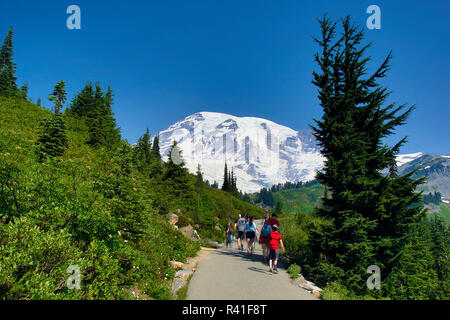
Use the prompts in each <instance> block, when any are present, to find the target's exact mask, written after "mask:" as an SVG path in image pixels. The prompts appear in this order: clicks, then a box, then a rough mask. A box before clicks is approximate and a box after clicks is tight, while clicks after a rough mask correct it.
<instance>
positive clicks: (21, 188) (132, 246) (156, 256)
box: [0, 98, 262, 299]
mask: <svg viewBox="0 0 450 320" xmlns="http://www.w3.org/2000/svg"><path fill="white" fill-rule="evenodd" d="M50 115H51V112H49V111H48V110H46V109H44V108H41V107H38V106H36V105H34V104H32V103H29V102H27V101H23V100H21V99H7V98H0V169H2V170H9V168H10V167H17V170H18V171H17V174H16V176H14V177H9V178H8V177H7V175H6V174H5V173H6V171H0V178H1V179H3V180H1V181H0V182H1V183H2V184H3V183H8V184H9V187H10V188H11V190H12V191H11V192H13V191H14V192H16V195H17V196H18V204H19V209H17V208H16V207H15V206H14V204H13V202H14V201H13V200H12V197H10V198H11V199H10V200H11V201H10V202H11V205H10V208H7V210H9V211H11V212H13V215H14V216H15V218H12V219H10V218H11V217H8V214H7V215H6V216H5V212H7V211H4V212H0V234H2V233H3V234H2V236H1V237H0V244H1V245H3V247H1V246H0V251H1V254H0V270H1V272H0V298H1V297H9V298H23V297H31V298H34V299H42V298H45V299H54V298H57V299H68V298H77V299H79V298H88V299H92V298H99V299H103V298H114V299H115V298H119V297H120V298H130V295H129V294H128V293H126V292H125V293H123V292H122V290H121V289H120V290H119V286H120V287H133V286H137V287H138V288H139V289H140V291H141V292H143V294H144V296H147V297H149V298H157V299H167V298H170V291H168V290H167V288H168V287H169V286H170V280H171V277H173V274H172V273H171V272H170V268H169V266H168V262H169V261H170V260H172V259H176V260H183V259H185V258H186V256H188V255H192V254H195V251H196V246H195V245H194V244H193V243H192V242H191V241H189V240H187V238H184V237H183V236H182V235H181V233H179V232H178V231H177V230H175V229H174V228H173V227H171V226H170V225H169V224H168V223H167V221H166V218H165V217H164V216H161V215H159V214H157V213H156V211H155V209H154V208H153V207H152V202H153V200H152V199H151V198H149V196H148V194H158V193H154V192H152V191H151V190H145V188H146V186H147V184H146V183H144V182H143V181H140V178H139V175H138V174H137V173H134V174H132V175H134V176H135V177H137V179H136V178H133V177H130V178H129V179H122V180H119V179H121V178H117V180H118V181H116V180H114V179H115V178H116V176H119V172H120V161H121V160H120V158H117V157H116V156H113V155H111V154H109V153H108V152H107V151H105V150H98V151H95V150H92V149H91V148H90V147H88V146H87V145H85V143H84V142H85V141H86V138H87V128H86V126H85V125H84V123H83V122H82V121H78V120H75V119H72V118H66V123H67V127H68V131H67V134H68V137H69V149H68V150H67V151H66V154H65V155H64V157H62V158H61V159H60V161H57V162H55V163H50V164H49V166H48V167H46V166H43V165H42V164H41V163H39V162H38V161H37V159H36V157H35V154H34V142H35V141H36V139H37V136H38V133H39V128H40V126H39V125H40V121H41V120H42V119H44V118H45V117H49V116H50ZM110 180H114V182H120V183H121V185H122V186H123V188H125V187H126V189H127V190H126V193H125V194H124V196H123V199H122V198H120V197H119V199H117V198H115V197H113V196H111V197H109V195H108V192H107V190H108V188H112V187H111V186H110V185H109V184H111V185H112V184H113V183H112V182H111V181H110ZM6 190H7V191H8V190H9V189H6ZM133 190H135V191H133ZM11 194H12V193H11ZM205 195H206V199H207V202H208V206H205V208H204V214H205V215H207V216H209V217H214V216H218V217H219V219H218V220H217V219H214V223H211V224H209V225H208V224H203V225H202V226H201V228H203V230H201V234H202V233H203V234H207V235H210V236H211V237H212V238H214V237H216V238H219V237H220V236H221V233H222V232H221V231H217V230H215V225H216V223H219V224H220V225H224V224H225V223H226V221H227V220H228V219H230V218H234V217H235V216H236V215H237V213H239V212H248V213H251V214H254V215H256V216H259V215H261V214H262V210H261V209H259V208H258V207H256V206H253V205H250V204H248V203H245V202H243V201H240V200H238V199H236V198H234V197H232V196H231V195H230V194H228V193H225V192H223V191H221V190H217V189H213V188H209V187H205ZM124 212H128V215H130V216H133V215H135V214H137V215H142V216H144V220H146V221H147V220H148V222H147V228H148V229H147V230H146V234H145V236H144V237H143V239H142V240H140V241H138V242H136V243H132V241H130V242H127V241H124V235H123V233H124V231H122V236H121V235H120V233H119V232H118V231H120V230H122V229H121V228H123V226H121V225H120V221H121V220H120V219H121V218H120V215H123V213H124ZM198 214H199V213H197V212H191V213H190V215H191V217H192V218H193V220H198V216H197V215H198ZM73 218H74V219H73ZM74 221H76V223H75V224H74ZM67 222H69V223H67ZM71 225H73V226H71ZM36 228H37V229H36ZM74 228H75V230H74ZM83 228H84V229H83ZM118 228H119V229H118ZM21 230H25V232H27V230H28V231H29V232H30V237H28V238H26V239H23V240H22V239H21V241H22V242H21V241H10V240H8V239H13V238H14V232H16V233H17V232H18V234H19V235H20V232H22V231H21ZM34 230H36V232H35V231H34ZM38 230H41V231H39V232H37V231H38ZM7 232H9V234H10V236H8V235H6V234H7ZM118 234H119V235H118ZM3 235H6V236H5V237H3ZM55 239H56V240H55ZM47 241H49V242H50V243H51V244H48V243H47ZM41 243H47V245H46V246H47V247H46V248H44V249H39V248H34V247H33V246H35V245H39V244H41ZM52 246H54V247H52ZM2 250H3V251H2ZM42 250H44V251H42ZM47 251H48V252H47ZM8 252H10V253H8ZM48 257H55V259H51V262H49V261H50V260H49V258H48ZM39 259H41V260H42V261H41V263H39V261H37V260H39ZM48 263H50V264H51V265H50V266H49V268H51V269H49V270H51V271H49V272H47V271H42V270H39V266H41V265H42V264H48ZM70 264H81V265H83V264H84V265H86V268H87V269H89V270H91V273H88V274H84V276H85V281H84V282H83V284H84V285H85V287H84V288H85V290H81V291H70V292H68V291H67V290H59V289H58V290H56V291H54V290H55V288H58V285H59V283H60V282H61V279H64V278H66V277H67V275H66V268H67V266H68V265H70ZM36 265H38V267H37V269H36ZM138 267H139V269H137V268H138ZM21 270H29V272H26V273H25V274H22V273H23V271H21ZM18 277H19V278H18ZM42 277H45V279H47V281H42ZM108 278H111V279H115V281H112V280H111V281H109V280H107V279H108ZM105 281H106V282H105ZM25 282H26V283H27V285H24V283H25ZM43 286H44V287H43Z"/></svg>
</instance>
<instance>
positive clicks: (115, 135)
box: [67, 81, 121, 148]
mask: <svg viewBox="0 0 450 320" xmlns="http://www.w3.org/2000/svg"><path fill="white" fill-rule="evenodd" d="M112 104H113V93H112V90H111V87H109V86H108V90H107V91H106V93H103V91H102V88H101V86H100V83H99V82H97V83H96V85H95V88H94V86H93V84H92V82H90V81H89V82H88V83H86V85H85V86H84V88H83V89H82V90H81V92H79V93H78V94H77V95H76V96H75V98H74V99H73V101H72V105H71V106H70V108H69V110H68V111H67V113H68V114H69V115H74V116H76V117H79V118H83V119H85V121H86V124H87V126H88V127H89V139H88V141H87V143H88V144H89V145H91V146H93V147H98V146H101V145H102V146H106V147H109V148H113V147H115V146H117V145H119V142H120V140H121V136H120V129H119V128H117V126H116V120H115V119H114V117H113V115H114V114H113V112H112V109H111V105H112Z"/></svg>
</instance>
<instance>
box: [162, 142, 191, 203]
mask: <svg viewBox="0 0 450 320" xmlns="http://www.w3.org/2000/svg"><path fill="white" fill-rule="evenodd" d="M184 165H185V163H184V160H183V157H182V152H181V149H180V148H179V147H178V145H177V142H176V141H174V142H173V144H172V147H171V148H170V151H169V159H168V161H167V163H166V164H165V166H164V168H163V173H162V179H163V181H164V184H165V186H167V187H168V188H169V190H168V191H169V193H170V194H171V196H173V197H175V198H177V199H178V200H180V201H183V200H184V199H186V198H191V197H192V195H193V192H194V190H193V185H192V184H191V178H190V176H189V172H188V170H187V169H186V168H185V166H184Z"/></svg>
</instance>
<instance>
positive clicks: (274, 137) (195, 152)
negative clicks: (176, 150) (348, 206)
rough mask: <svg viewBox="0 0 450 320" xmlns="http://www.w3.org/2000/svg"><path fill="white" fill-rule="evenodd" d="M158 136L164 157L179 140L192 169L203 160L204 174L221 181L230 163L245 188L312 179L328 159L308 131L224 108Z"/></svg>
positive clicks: (187, 120)
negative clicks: (297, 129)
mask: <svg viewBox="0 0 450 320" xmlns="http://www.w3.org/2000/svg"><path fill="white" fill-rule="evenodd" d="M159 139H160V142H159V143H160V151H161V155H162V157H163V159H164V160H167V158H168V153H169V150H170V147H171V145H172V143H173V141H174V140H176V141H177V142H178V146H179V147H180V149H181V156H182V158H183V160H184V162H185V164H186V167H187V168H188V169H189V171H190V172H192V173H194V172H196V170H197V166H198V164H200V166H201V169H202V172H203V176H204V179H205V180H208V181H210V182H211V183H213V182H214V181H217V182H218V183H219V185H221V184H222V182H223V172H224V165H225V162H226V163H227V166H228V168H229V169H230V170H231V169H233V170H234V173H235V174H236V176H237V178H238V179H237V187H238V189H239V190H241V191H243V192H256V191H259V190H260V189H261V188H262V187H270V186H272V185H274V184H278V183H284V182H287V181H291V182H294V181H308V180H312V179H314V177H315V173H316V171H317V170H319V169H320V168H322V166H323V161H324V158H323V157H322V155H321V154H320V150H319V148H318V147H317V145H316V140H315V138H314V136H313V135H312V133H311V131H310V130H300V131H295V130H293V129H291V128H288V127H285V126H282V125H279V124H277V123H275V122H272V121H269V120H266V119H262V118H254V117H236V116H232V115H229V114H225V113H217V112H199V113H195V114H193V115H190V116H188V117H186V118H185V119H183V120H181V121H178V122H176V123H175V124H173V125H171V126H170V127H169V128H167V129H166V130H164V131H162V132H160V133H159Z"/></svg>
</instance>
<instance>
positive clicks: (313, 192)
mask: <svg viewBox="0 0 450 320" xmlns="http://www.w3.org/2000/svg"><path fill="white" fill-rule="evenodd" d="M323 193H324V187H323V185H321V184H319V183H317V184H314V185H311V186H303V187H300V188H297V189H286V190H280V191H277V192H273V193H272V195H273V199H274V201H275V203H276V202H281V203H282V205H283V210H284V212H288V213H297V212H304V213H311V212H312V211H313V210H314V208H315V207H317V205H319V203H320V199H321V197H323Z"/></svg>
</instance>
